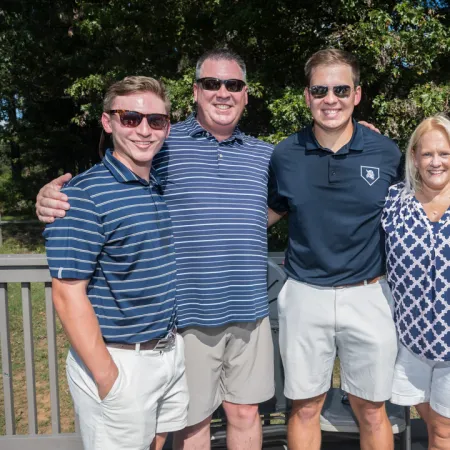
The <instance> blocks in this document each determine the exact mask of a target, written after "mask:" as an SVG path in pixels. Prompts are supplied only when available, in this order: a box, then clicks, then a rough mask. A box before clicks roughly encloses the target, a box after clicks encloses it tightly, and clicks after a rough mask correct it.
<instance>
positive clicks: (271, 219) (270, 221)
mask: <svg viewBox="0 0 450 450" xmlns="http://www.w3.org/2000/svg"><path fill="white" fill-rule="evenodd" d="M285 215H286V213H277V212H275V211H274V210H273V209H270V208H267V228H270V227H271V226H272V225H274V224H276V223H277V222H278V221H279V220H280V219H281V218H282V217H284V216H285Z"/></svg>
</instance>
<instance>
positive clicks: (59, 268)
mask: <svg viewBox="0 0 450 450" xmlns="http://www.w3.org/2000/svg"><path fill="white" fill-rule="evenodd" d="M61 192H64V193H65V194H66V195H67V197H68V198H69V200H68V201H69V203H70V209H69V210H68V211H66V215H65V217H63V218H58V219H56V220H55V221H54V222H53V223H51V224H49V225H47V226H46V227H45V230H44V233H43V236H44V238H45V249H46V252H47V260H48V264H49V269H50V274H51V276H52V277H53V278H59V279H63V278H75V279H79V280H86V279H90V278H92V275H93V273H94V271H95V268H96V266H97V258H98V256H99V254H100V252H101V251H102V248H103V245H104V242H105V236H104V233H103V226H102V224H101V221H100V215H99V213H98V211H97V210H96V205H95V203H94V202H93V201H92V199H91V198H90V197H89V195H88V194H87V193H86V192H85V191H84V190H83V189H80V188H78V187H75V186H68V187H65V188H64V189H62V191H61Z"/></svg>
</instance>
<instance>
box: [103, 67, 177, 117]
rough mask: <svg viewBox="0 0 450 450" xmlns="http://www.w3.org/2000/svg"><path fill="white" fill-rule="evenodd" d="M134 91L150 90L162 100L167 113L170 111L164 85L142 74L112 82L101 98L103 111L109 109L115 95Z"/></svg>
mask: <svg viewBox="0 0 450 450" xmlns="http://www.w3.org/2000/svg"><path fill="white" fill-rule="evenodd" d="M136 92H152V93H153V94H155V95H156V96H157V97H159V98H160V99H161V100H162V101H163V102H164V104H165V106H166V111H167V114H169V113H170V100H169V97H168V96H167V92H166V89H165V88H164V85H163V84H162V83H161V82H160V81H158V80H155V79H154V78H150V77H142V76H132V77H125V78H124V79H123V80H120V81H117V82H116V83H114V84H112V85H111V86H110V87H109V88H108V90H107V91H106V95H105V98H104V99H103V111H104V112H108V111H109V110H110V109H111V105H112V103H113V101H114V99H115V98H116V97H119V96H122V95H129V94H134V93H136Z"/></svg>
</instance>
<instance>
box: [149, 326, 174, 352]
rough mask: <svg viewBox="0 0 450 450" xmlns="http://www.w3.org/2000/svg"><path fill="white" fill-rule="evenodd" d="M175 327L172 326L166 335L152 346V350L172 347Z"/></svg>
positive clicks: (163, 349)
mask: <svg viewBox="0 0 450 450" xmlns="http://www.w3.org/2000/svg"><path fill="white" fill-rule="evenodd" d="M176 333H177V329H176V328H175V327H174V328H172V329H171V330H170V331H169V332H168V333H167V335H166V337H163V338H161V339H160V340H159V341H158V342H157V343H156V345H155V347H154V348H153V350H159V351H162V352H163V351H166V350H170V349H172V348H173V346H174V345H175V338H176V335H177V334H176Z"/></svg>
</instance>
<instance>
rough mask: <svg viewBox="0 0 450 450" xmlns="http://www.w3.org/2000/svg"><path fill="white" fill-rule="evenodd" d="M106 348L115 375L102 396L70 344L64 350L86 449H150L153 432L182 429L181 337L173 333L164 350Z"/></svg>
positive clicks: (184, 413) (184, 395)
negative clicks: (170, 343) (173, 340)
mask: <svg viewBox="0 0 450 450" xmlns="http://www.w3.org/2000/svg"><path fill="white" fill-rule="evenodd" d="M107 348H108V351H109V352H110V354H111V356H112V358H113V360H114V362H115V363H116V365H117V368H118V369H119V375H118V377H117V380H116V381H115V382H114V385H113V386H112V388H111V390H110V392H109V393H108V395H107V396H106V397H105V398H104V399H103V400H100V397H99V396H98V390H97V386H96V384H95V382H94V380H93V378H92V376H91V374H90V372H89V371H88V369H87V368H86V366H85V365H84V364H83V362H82V361H81V360H80V358H79V357H78V355H77V354H76V353H75V352H74V350H70V351H69V354H68V356H67V366H66V372H67V379H68V382H69V388H70V393H71V394H72V398H73V401H74V405H75V411H76V413H77V414H78V417H79V420H80V431H81V437H82V440H83V446H84V450H148V448H149V446H150V444H151V442H152V441H153V438H154V437H155V433H165V432H169V431H176V430H181V429H183V428H184V427H185V426H186V422H187V408H188V400H189V396H188V390H187V383H186V376H185V369H184V343H183V338H182V337H181V336H180V335H177V338H176V344H175V346H174V347H173V348H172V349H170V350H166V351H158V350H144V351H135V350H128V349H116V348H111V347H107Z"/></svg>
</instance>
